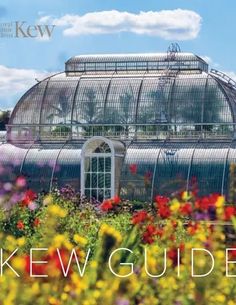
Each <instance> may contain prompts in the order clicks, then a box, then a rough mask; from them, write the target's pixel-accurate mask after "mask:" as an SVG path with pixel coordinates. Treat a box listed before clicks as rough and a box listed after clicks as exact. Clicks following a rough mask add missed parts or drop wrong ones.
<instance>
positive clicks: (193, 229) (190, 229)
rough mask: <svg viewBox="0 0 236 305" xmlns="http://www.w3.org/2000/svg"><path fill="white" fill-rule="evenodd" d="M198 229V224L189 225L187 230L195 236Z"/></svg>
mask: <svg viewBox="0 0 236 305" xmlns="http://www.w3.org/2000/svg"><path fill="white" fill-rule="evenodd" d="M197 229H198V224H197V223H194V224H192V223H189V225H188V228H187V232H188V234H189V235H194V234H195V233H196V231H197Z"/></svg>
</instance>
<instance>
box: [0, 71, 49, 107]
mask: <svg viewBox="0 0 236 305" xmlns="http://www.w3.org/2000/svg"><path fill="white" fill-rule="evenodd" d="M48 75H49V73H48V72H46V71H38V70H34V69H16V68H9V67H6V66H3V65H0V101H1V105H0V108H1V109H3V108H7V107H9V106H12V105H14V104H15V103H16V102H17V99H16V98H17V97H20V95H22V94H23V93H24V92H25V91H26V90H28V89H29V88H30V87H31V86H32V85H34V84H35V83H36V79H38V80H42V79H43V78H45V77H46V76H48ZM3 102H4V104H3Z"/></svg>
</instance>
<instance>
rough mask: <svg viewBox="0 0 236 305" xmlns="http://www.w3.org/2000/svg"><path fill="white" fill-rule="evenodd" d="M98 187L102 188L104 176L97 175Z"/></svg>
mask: <svg viewBox="0 0 236 305" xmlns="http://www.w3.org/2000/svg"><path fill="white" fill-rule="evenodd" d="M98 187H100V188H103V187H104V174H103V173H102V174H98Z"/></svg>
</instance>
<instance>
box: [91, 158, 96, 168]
mask: <svg viewBox="0 0 236 305" xmlns="http://www.w3.org/2000/svg"><path fill="white" fill-rule="evenodd" d="M91 163H92V172H97V157H95V158H92V159H91Z"/></svg>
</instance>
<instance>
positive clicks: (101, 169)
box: [98, 157, 104, 172]
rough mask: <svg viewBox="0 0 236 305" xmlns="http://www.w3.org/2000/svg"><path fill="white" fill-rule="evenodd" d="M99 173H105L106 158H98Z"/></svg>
mask: <svg viewBox="0 0 236 305" xmlns="http://www.w3.org/2000/svg"><path fill="white" fill-rule="evenodd" d="M98 172H104V157H100V158H98Z"/></svg>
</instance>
